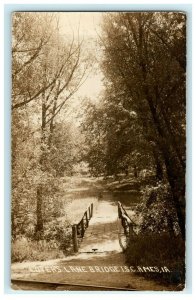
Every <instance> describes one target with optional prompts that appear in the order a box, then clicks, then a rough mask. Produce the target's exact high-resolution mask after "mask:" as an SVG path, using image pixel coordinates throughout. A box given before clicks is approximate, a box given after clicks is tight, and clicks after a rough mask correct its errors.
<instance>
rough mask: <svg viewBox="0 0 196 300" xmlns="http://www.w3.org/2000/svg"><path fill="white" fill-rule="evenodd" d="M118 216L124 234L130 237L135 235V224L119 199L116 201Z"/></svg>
mask: <svg viewBox="0 0 196 300" xmlns="http://www.w3.org/2000/svg"><path fill="white" fill-rule="evenodd" d="M118 217H119V219H121V224H122V227H123V229H124V234H125V236H126V237H130V236H133V235H135V231H134V228H135V227H137V224H136V223H135V222H134V221H133V220H131V218H130V217H129V215H128V214H127V212H126V210H125V209H124V207H123V206H122V204H121V202H120V201H118Z"/></svg>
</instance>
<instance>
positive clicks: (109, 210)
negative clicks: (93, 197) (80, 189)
mask: <svg viewBox="0 0 196 300" xmlns="http://www.w3.org/2000/svg"><path fill="white" fill-rule="evenodd" d="M118 227H119V222H118V211H117V206H115V205H114V204H113V203H111V202H107V201H99V202H98V205H97V207H96V209H95V212H94V216H93V218H92V219H91V220H90V223H89V227H88V229H87V230H86V232H85V235H84V238H83V240H82V242H81V245H80V248H79V252H80V253H84V252H87V253H89V252H113V251H115V252H121V251H122V249H121V247H120V244H119V237H118V232H119V229H118Z"/></svg>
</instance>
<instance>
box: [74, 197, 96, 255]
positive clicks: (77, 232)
mask: <svg viewBox="0 0 196 300" xmlns="http://www.w3.org/2000/svg"><path fill="white" fill-rule="evenodd" d="M92 216H93V203H91V204H90V205H89V207H88V208H87V210H86V211H85V213H84V215H83V217H82V219H81V220H80V222H79V223H78V224H74V225H72V241H73V250H74V252H78V248H79V243H78V240H79V238H83V237H84V233H85V230H86V229H87V228H88V225H89V221H90V219H91V218H92Z"/></svg>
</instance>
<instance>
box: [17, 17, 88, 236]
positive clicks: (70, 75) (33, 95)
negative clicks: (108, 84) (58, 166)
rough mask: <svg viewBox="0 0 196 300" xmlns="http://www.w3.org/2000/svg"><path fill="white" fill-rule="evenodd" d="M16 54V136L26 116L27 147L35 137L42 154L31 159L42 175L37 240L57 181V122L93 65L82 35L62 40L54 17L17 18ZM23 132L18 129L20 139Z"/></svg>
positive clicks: (37, 214) (56, 18)
mask: <svg viewBox="0 0 196 300" xmlns="http://www.w3.org/2000/svg"><path fill="white" fill-rule="evenodd" d="M12 55H13V68H12V70H13V78H12V80H13V89H12V111H13V115H15V116H17V117H16V118H13V122H12V131H13V132H14V130H15V128H16V126H17V123H16V122H15V121H16V120H17V118H20V116H22V115H23V114H24V113H25V112H27V114H28V118H27V119H28V120H27V122H28V126H26V123H25V127H27V134H26V138H25V137H24V136H23V138H24V142H26V143H28V142H29V140H30V139H31V138H32V135H33V136H34V135H36V148H38V149H39V151H38V152H36V153H35V155H36V157H34V154H33V153H32V156H33V157H34V158H35V160H36V161H37V172H38V173H37V174H34V177H35V178H37V181H36V190H37V191H36V198H37V200H36V220H37V221H36V230H35V231H36V236H37V237H40V236H41V234H42V231H43V212H42V207H43V201H44V191H45V190H46V186H47V185H48V184H49V183H50V180H51V177H52V176H55V172H54V169H52V168H51V164H48V157H51V158H52V155H53V156H54V149H55V146H54V142H55V141H54V140H53V136H54V131H55V120H56V119H57V116H58V115H59V114H60V113H62V111H63V109H64V107H65V104H66V103H67V101H68V100H69V99H70V98H71V97H72V96H73V95H74V94H75V93H76V92H77V90H78V89H79V88H80V86H81V85H82V83H83V82H84V80H85V77H86V72H87V69H88V68H89V66H90V63H91V61H90V60H89V57H88V52H85V50H84V47H83V41H80V39H79V36H78V39H77V40H76V39H75V37H74V35H72V36H70V35H68V36H67V37H66V39H65V38H64V37H62V36H61V34H60V29H59V20H58V17H57V14H55V13H15V14H14V15H13V43H12ZM20 133H21V132H19V131H18V132H17V130H16V135H19V134H20ZM55 134H56V133H55ZM16 135H14V134H13V145H14V146H15V154H14V157H16V158H17V159H18V156H19V153H18V150H19V149H20V147H21V145H20V144H19V143H21V138H19V139H18V143H17V144H16V140H17V138H16ZM55 138H56V137H55ZM58 150H59V149H56V152H58ZM61 150H62V148H61ZM62 151H63V150H62ZM64 159H65V161H66V158H64ZM12 168H13V174H15V176H16V177H17V169H18V166H17V168H16V172H15V171H14V169H15V165H14V163H13V164H12ZM33 168H34V166H33ZM25 174H26V172H25ZM14 180H15V179H14ZM16 181H17V180H16Z"/></svg>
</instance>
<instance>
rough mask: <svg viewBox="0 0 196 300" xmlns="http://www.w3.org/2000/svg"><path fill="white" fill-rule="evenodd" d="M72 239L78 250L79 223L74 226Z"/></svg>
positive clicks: (75, 249)
mask: <svg viewBox="0 0 196 300" xmlns="http://www.w3.org/2000/svg"><path fill="white" fill-rule="evenodd" d="M72 240H73V250H74V252H75V253H76V252H78V239H77V225H73V226H72Z"/></svg>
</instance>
